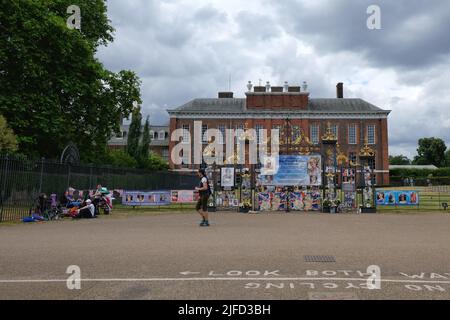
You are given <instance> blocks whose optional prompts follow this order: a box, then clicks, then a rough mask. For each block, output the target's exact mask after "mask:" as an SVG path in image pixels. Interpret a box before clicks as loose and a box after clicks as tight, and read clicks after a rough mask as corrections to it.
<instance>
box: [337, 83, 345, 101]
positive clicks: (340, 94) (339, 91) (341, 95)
mask: <svg viewBox="0 0 450 320" xmlns="http://www.w3.org/2000/svg"><path fill="white" fill-rule="evenodd" d="M336 92H337V94H336V95H337V98H338V99H343V98H344V84H343V83H342V82H339V83H338V84H337V86H336Z"/></svg>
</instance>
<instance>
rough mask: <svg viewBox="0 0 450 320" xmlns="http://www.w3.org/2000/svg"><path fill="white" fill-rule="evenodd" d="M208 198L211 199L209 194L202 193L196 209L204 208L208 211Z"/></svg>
mask: <svg viewBox="0 0 450 320" xmlns="http://www.w3.org/2000/svg"><path fill="white" fill-rule="evenodd" d="M208 199H209V197H208V196H207V195H201V196H200V198H199V199H198V201H197V205H196V206H195V209H196V210H200V209H202V210H203V211H207V210H208Z"/></svg>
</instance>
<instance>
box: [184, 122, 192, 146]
mask: <svg viewBox="0 0 450 320" xmlns="http://www.w3.org/2000/svg"><path fill="white" fill-rule="evenodd" d="M190 142H191V132H190V130H189V125H188V124H183V143H190Z"/></svg>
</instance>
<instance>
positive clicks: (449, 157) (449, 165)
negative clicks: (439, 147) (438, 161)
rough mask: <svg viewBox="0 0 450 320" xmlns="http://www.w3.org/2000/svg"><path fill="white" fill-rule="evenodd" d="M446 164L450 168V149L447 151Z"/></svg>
mask: <svg viewBox="0 0 450 320" xmlns="http://www.w3.org/2000/svg"><path fill="white" fill-rule="evenodd" d="M445 166H446V167H448V168H450V149H449V150H447V151H446V152H445Z"/></svg>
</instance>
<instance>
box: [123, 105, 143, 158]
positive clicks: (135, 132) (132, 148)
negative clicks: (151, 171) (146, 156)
mask: <svg viewBox="0 0 450 320" xmlns="http://www.w3.org/2000/svg"><path fill="white" fill-rule="evenodd" d="M141 126H142V115H141V110H140V109H136V110H134V111H133V114H132V117H131V124H130V130H129V132H128V138H127V152H128V154H129V155H130V156H132V157H133V158H134V159H139V156H140V155H139V153H140V150H139V141H140V140H141Z"/></svg>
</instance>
